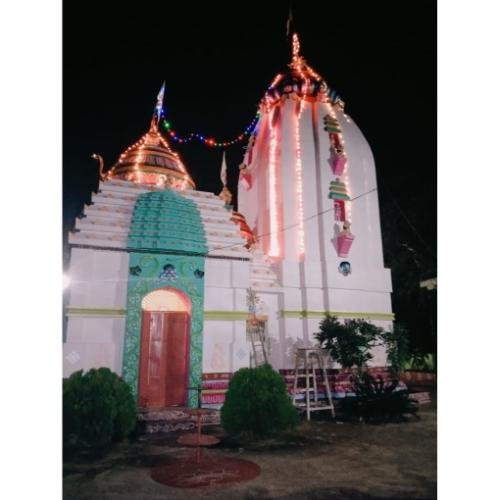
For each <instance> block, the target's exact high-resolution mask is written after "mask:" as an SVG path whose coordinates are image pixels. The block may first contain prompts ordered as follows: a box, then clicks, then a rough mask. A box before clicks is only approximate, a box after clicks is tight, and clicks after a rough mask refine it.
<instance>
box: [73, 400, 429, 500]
mask: <svg viewBox="0 0 500 500" xmlns="http://www.w3.org/2000/svg"><path fill="white" fill-rule="evenodd" d="M321 413H324V414H325V413H326V412H321ZM205 432H206V431H205ZM208 432H210V433H213V434H216V435H217V436H218V437H220V438H221V443H220V444H219V445H217V446H216V447H214V448H212V449H211V450H210V451H208V452H207V453H210V454H213V455H215V456H226V457H235V458H242V459H246V460H251V461H253V462H255V463H256V464H258V465H259V466H260V467H261V474H260V475H259V476H258V477H257V478H255V479H253V480H251V481H248V482H243V483H239V484H236V485H232V486H223V487H217V488H206V487H205V488H197V489H181V488H172V487H168V486H164V485H162V484H160V483H158V482H156V481H154V480H153V479H152V478H151V469H152V468H153V467H156V466H158V465H161V463H162V462H168V461H171V460H172V459H175V458H178V457H186V456H189V455H191V454H192V453H193V451H192V449H189V448H185V447H182V446H180V445H178V444H177V443H176V437H178V435H172V434H170V435H149V436H144V437H141V438H140V439H137V440H135V441H133V442H130V443H121V444H119V445H116V446H114V447H113V448H112V449H111V450H110V451H109V452H108V453H106V454H105V455H104V456H101V457H100V458H99V457H96V456H93V457H92V456H89V455H82V454H78V455H74V456H73V457H71V458H70V457H67V458H66V461H65V463H64V466H63V476H64V485H63V491H64V499H66V500H72V499H75V500H77V499H78V500H80V499H81V500H83V499H92V500H93V499H96V500H97V499H99V500H107V499H109V500H111V499H113V500H118V499H148V500H156V499H173V500H176V499H185V498H189V499H190V500H196V499H199V498H210V499H211V500H218V499H231V500H233V499H234V500H238V499H268V498H279V499H316V500H322V499H325V500H326V499H334V500H335V499H336V500H382V499H389V498H391V499H406V500H408V499H415V500H417V499H419V500H423V499H434V498H436V407H435V405H426V406H422V408H421V410H420V420H413V419H411V420H409V421H408V422H404V423H397V424H383V425H369V424H361V423H344V424H339V423H334V422H332V421H331V420H328V419H327V418H326V415H325V416H323V417H321V418H319V417H316V418H315V419H314V420H312V421H311V422H306V421H303V422H302V423H301V424H300V425H299V427H297V429H296V430H294V431H293V432H291V433H288V434H286V435H284V436H282V437H280V438H278V439H273V440H267V441H262V442H258V443H253V444H247V445H245V447H241V445H238V444H235V443H231V442H230V441H229V440H228V439H225V438H224V436H223V434H222V431H221V429H215V428H212V429H211V430H210V431H208Z"/></svg>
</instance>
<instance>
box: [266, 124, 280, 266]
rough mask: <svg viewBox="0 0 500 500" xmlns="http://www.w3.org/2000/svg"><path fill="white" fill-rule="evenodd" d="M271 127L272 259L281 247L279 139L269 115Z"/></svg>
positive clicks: (270, 210) (277, 255)
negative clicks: (277, 167) (277, 172)
mask: <svg viewBox="0 0 500 500" xmlns="http://www.w3.org/2000/svg"><path fill="white" fill-rule="evenodd" d="M268 119H269V125H270V129H271V139H270V143H269V228H270V238H269V251H268V254H269V256H270V257H279V255H280V245H279V236H278V193H277V191H278V186H277V179H276V149H277V145H278V137H277V135H278V134H277V132H276V126H275V125H274V124H273V120H272V117H271V116H270V115H269V116H268Z"/></svg>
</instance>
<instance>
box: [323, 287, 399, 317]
mask: <svg viewBox="0 0 500 500" xmlns="http://www.w3.org/2000/svg"><path fill="white" fill-rule="evenodd" d="M329 293H330V303H331V304H332V311H351V312H380V313H391V312H392V306H391V296H390V294H388V293H380V292H372V291H364V290H348V289H345V290H342V289H336V290H329Z"/></svg>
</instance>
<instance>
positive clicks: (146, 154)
mask: <svg viewBox="0 0 500 500" xmlns="http://www.w3.org/2000/svg"><path fill="white" fill-rule="evenodd" d="M108 178H110V179H123V180H128V181H132V182H137V183H140V184H149V185H151V184H153V185H157V186H165V187H171V188H174V189H179V190H183V189H193V188H195V184H194V182H193V179H192V178H191V176H190V175H189V173H188V171H187V169H186V167H185V166H184V164H183V163H182V161H181V159H180V158H179V155H178V154H177V153H175V152H173V151H172V150H171V149H170V146H169V145H168V143H167V141H166V140H165V139H164V138H163V136H162V135H161V133H160V132H159V130H158V124H157V122H156V119H155V117H153V120H152V121H151V127H150V129H149V131H148V132H147V133H146V134H144V135H143V136H142V137H141V139H139V141H137V142H136V143H135V144H133V145H132V146H130V147H129V148H127V149H126V150H125V151H124V152H123V153H122V154H121V155H120V158H119V159H118V161H117V162H116V163H115V164H114V165H113V167H112V168H111V170H110V171H109V173H108Z"/></svg>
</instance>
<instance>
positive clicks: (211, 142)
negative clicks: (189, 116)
mask: <svg viewBox="0 0 500 500" xmlns="http://www.w3.org/2000/svg"><path fill="white" fill-rule="evenodd" d="M259 118H260V111H257V113H256V114H255V116H254V118H253V119H252V121H251V122H250V123H249V124H248V125H247V126H246V127H245V129H244V130H243V132H241V133H240V134H238V136H237V137H235V138H234V139H232V140H227V141H218V140H216V139H215V138H213V137H207V136H205V135H204V134H200V133H197V132H191V133H190V134H188V135H186V136H180V135H179V134H177V132H176V131H175V130H172V125H171V123H170V122H169V121H167V120H163V121H162V123H163V126H164V127H165V128H166V130H167V132H168V134H169V136H170V137H171V138H172V140H173V141H175V142H177V143H179V144H189V143H191V142H193V141H195V140H196V141H199V142H201V143H202V144H205V145H206V146H209V147H216V148H227V147H228V146H232V145H233V144H237V143H239V142H242V141H244V140H245V138H246V137H247V136H249V135H251V134H253V132H254V130H255V126H256V124H257V122H258V120H259Z"/></svg>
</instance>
